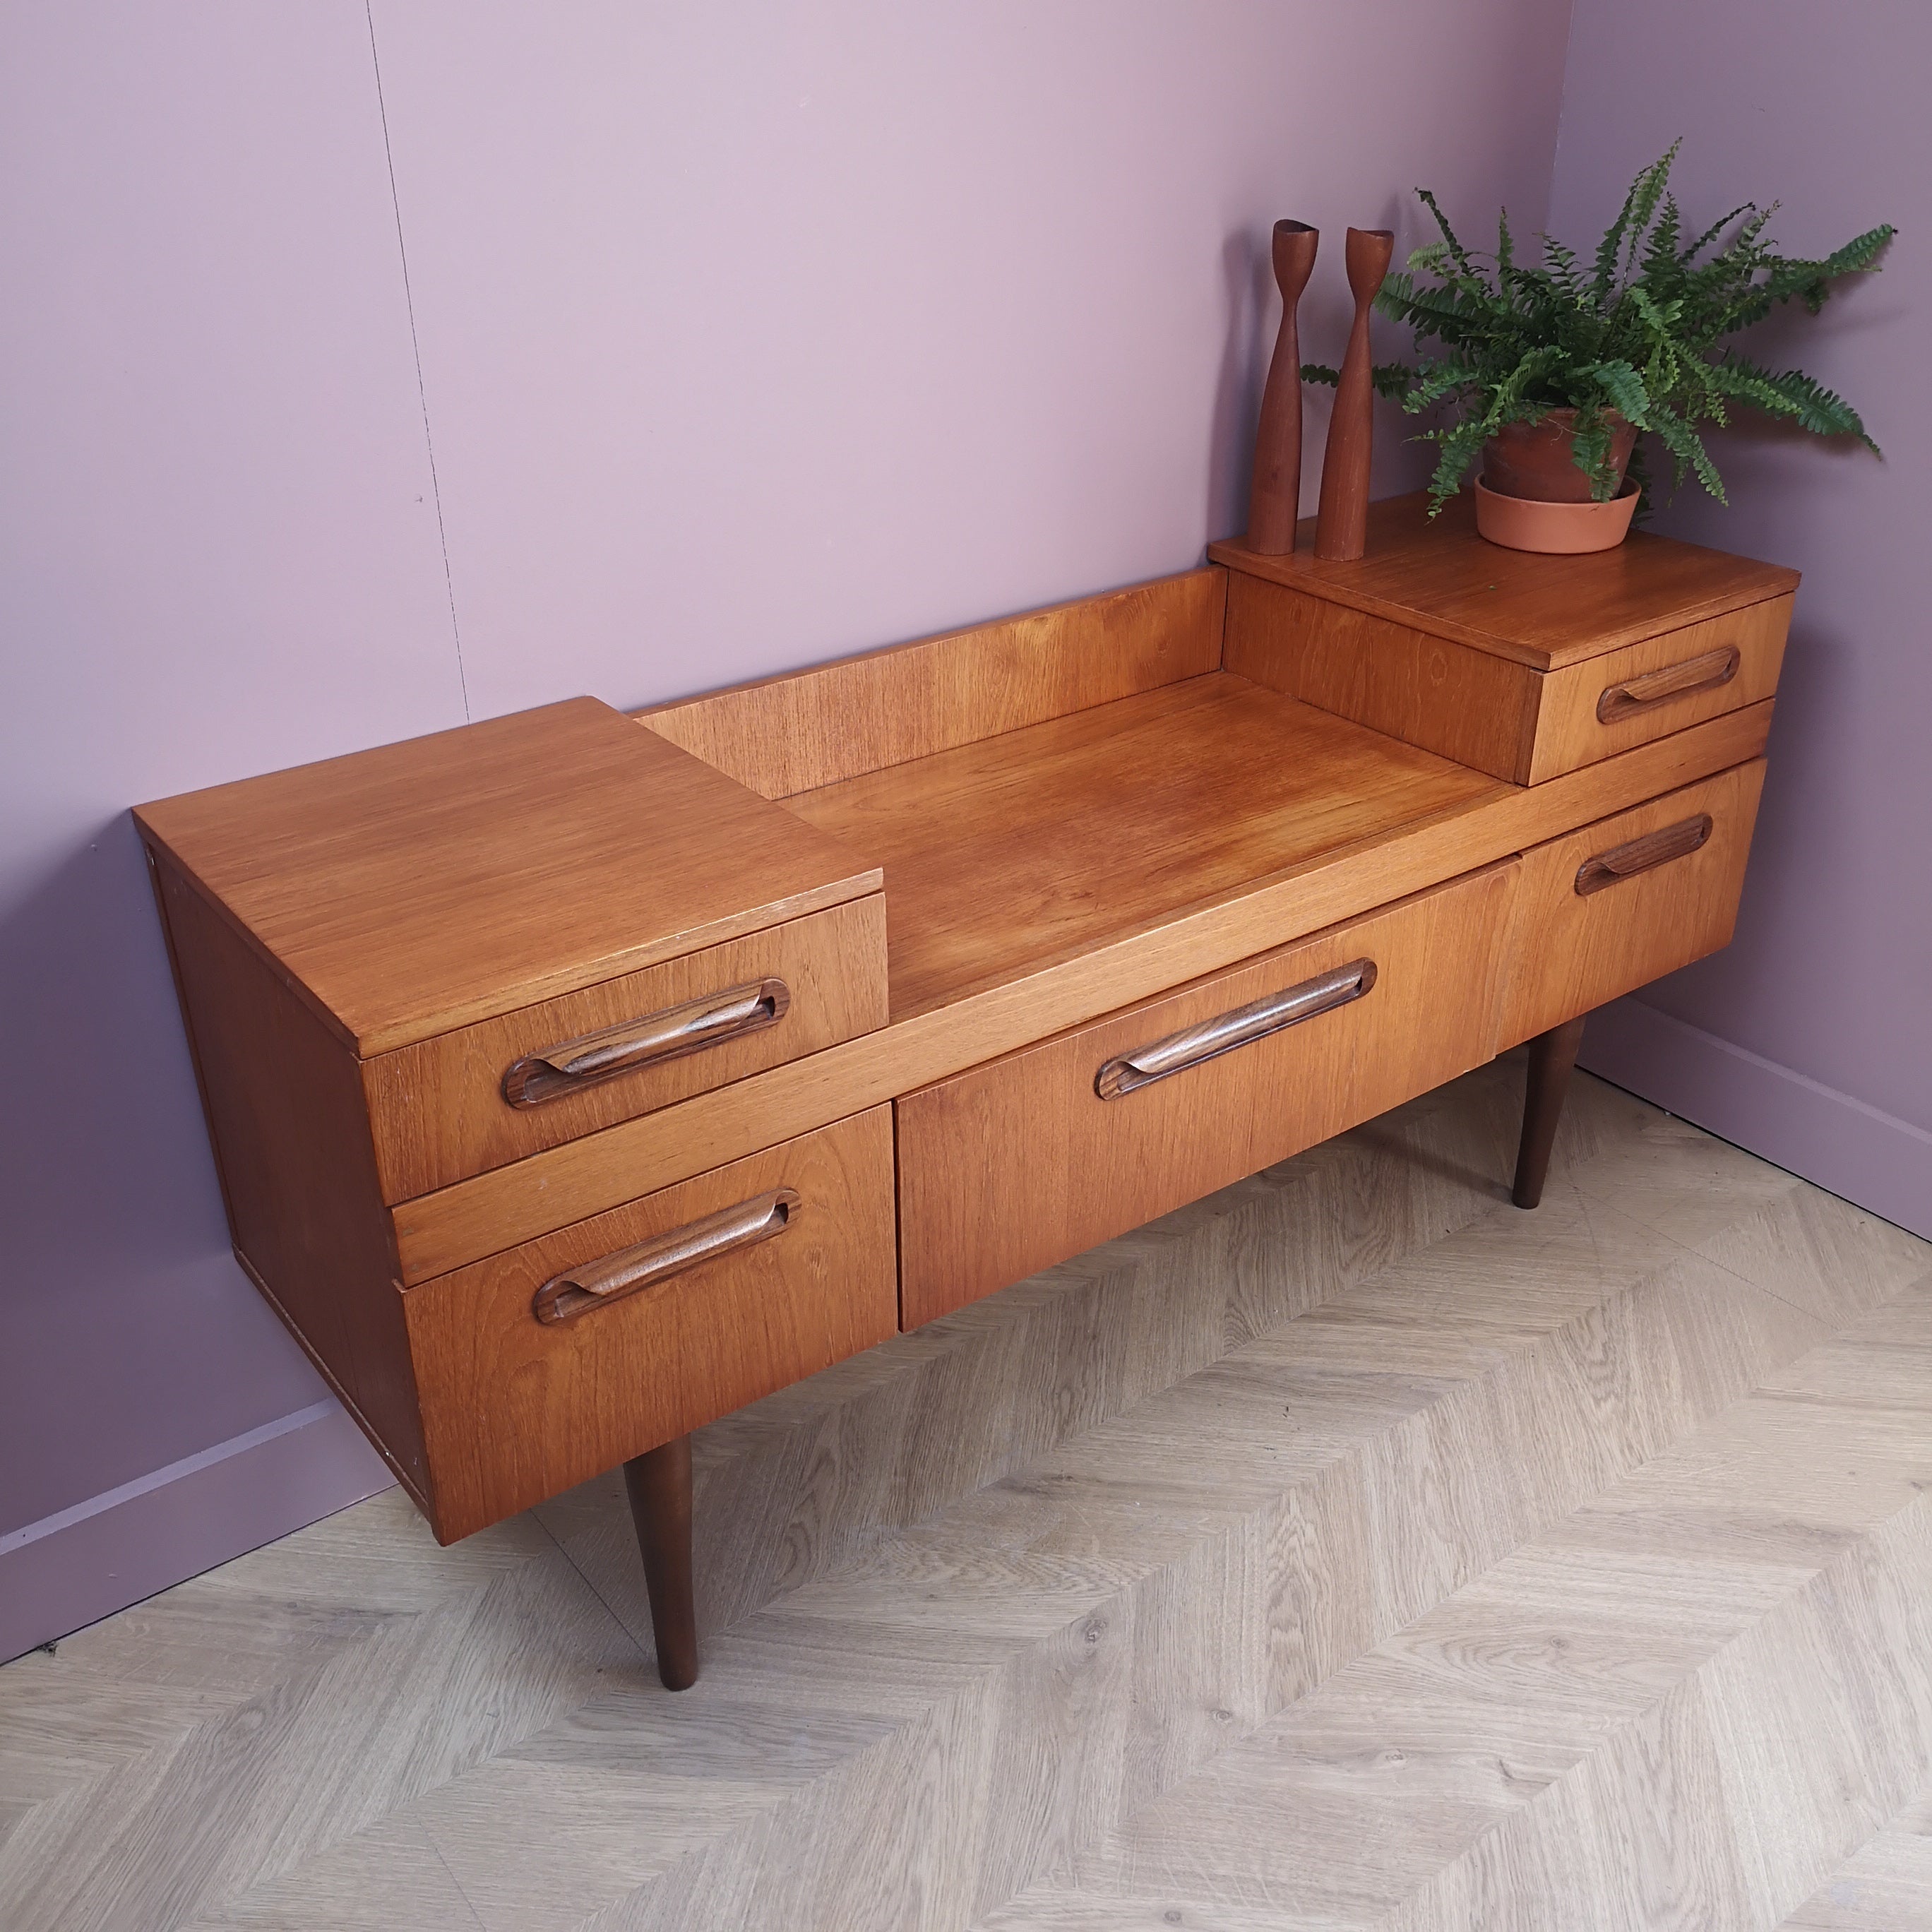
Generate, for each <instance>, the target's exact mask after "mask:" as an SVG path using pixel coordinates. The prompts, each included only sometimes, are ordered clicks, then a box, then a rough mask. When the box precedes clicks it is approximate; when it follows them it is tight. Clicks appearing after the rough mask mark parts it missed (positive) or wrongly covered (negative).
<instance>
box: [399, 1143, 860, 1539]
mask: <svg viewBox="0 0 1932 1932" xmlns="http://www.w3.org/2000/svg"><path fill="white" fill-rule="evenodd" d="M402 1301H403V1309H404V1323H405V1327H406V1328H407V1334H408V1337H409V1347H410V1358H411V1362H412V1365H413V1369H414V1372H415V1376H416V1390H417V1397H418V1401H419V1405H420V1408H421V1411H422V1430H423V1441H424V1448H425V1457H426V1460H427V1463H428V1487H429V1491H430V1493H429V1496H428V1499H427V1502H428V1508H429V1514H430V1517H431V1523H433V1525H434V1528H435V1530H436V1533H437V1537H438V1538H439V1539H440V1541H443V1542H445V1543H448V1542H452V1541H454V1540H455V1538H458V1537H460V1536H466V1535H469V1533H470V1532H471V1531H472V1530H475V1529H481V1528H483V1527H484V1526H485V1525H486V1524H488V1523H494V1522H496V1521H497V1520H499V1518H501V1517H506V1516H508V1515H511V1514H514V1512H515V1511H518V1510H522V1509H527V1508H529V1507H531V1506H532V1505H534V1504H536V1503H538V1502H542V1501H543V1500H544V1498H545V1497H547V1496H554V1495H556V1493H557V1492H558V1491H559V1490H565V1489H568V1488H569V1487H571V1485H572V1484H577V1483H580V1482H583V1481H586V1480H587V1479H588V1478H590V1477H592V1476H594V1475H598V1474H599V1473H600V1472H602V1471H604V1470H605V1469H610V1468H612V1467H613V1466H615V1465H616V1463H620V1462H622V1461H625V1460H627V1459H628V1458H629V1457H633V1456H637V1455H640V1454H643V1452H644V1451H646V1450H647V1449H652V1448H655V1447H657V1445H659V1444H660V1443H662V1442H668V1441H670V1440H671V1439H673V1437H676V1436H681V1435H682V1434H684V1433H685V1432H686V1431H687V1430H692V1429H695V1428H697V1427H700V1425H701V1424H704V1423H706V1422H709V1421H713V1420H715V1418H717V1417H718V1416H721V1415H727V1414H729V1413H730V1411H732V1410H733V1409H738V1408H739V1407H742V1406H743V1405H744V1404H745V1403H748V1402H751V1401H754V1400H756V1399H757V1397H760V1396H762V1395H766V1394H769V1393H770V1392H771V1391H772V1390H774V1389H777V1388H783V1387H784V1385H786V1384H787V1383H788V1382H796V1381H797V1380H798V1379H799V1378H800V1377H801V1376H808V1375H811V1374H812V1373H814V1372H815V1371H817V1370H820V1369H822V1368H824V1367H827V1366H829V1364H832V1363H833V1362H835V1361H840V1360H841V1359H842V1358H844V1357H845V1356H847V1355H853V1354H855V1353H856V1352H857V1351H859V1349H865V1348H868V1347H870V1346H871V1345H872V1344H873V1343H875V1342H880V1341H883V1340H884V1339H885V1338H886V1337H887V1336H889V1335H890V1334H893V1333H895V1331H896V1330H897V1328H898V1298H897V1294H896V1289H895V1279H894V1269H893V1232H892V1118H891V1113H890V1110H889V1109H887V1108H885V1107H874V1108H872V1109H870V1110H868V1112H865V1113H862V1114H856V1115H852V1116H851V1117H850V1118H848V1119H846V1120H844V1121H839V1122H838V1123H836V1124H835V1125H833V1126H831V1127H822V1128H820V1129H819V1130H817V1132H815V1133H809V1134H804V1135H801V1136H799V1138H798V1139H796V1140H793V1141H787V1142H785V1143H784V1144H783V1145H781V1146H778V1147H775V1148H769V1149H767V1150H766V1151H765V1152H763V1153H762V1154H754V1155H752V1156H751V1157H749V1158H748V1159H747V1160H739V1161H733V1163H730V1166H726V1167H721V1168H717V1169H713V1170H712V1172H709V1173H708V1174H703V1175H698V1176H697V1178H695V1179H694V1180H691V1181H683V1182H681V1183H680V1184H679V1185H677V1186H676V1187H667V1188H664V1189H663V1190H661V1191H660V1192H658V1193H655V1194H649V1195H646V1196H643V1198H642V1199H640V1200H637V1201H634V1202H629V1203H628V1204H627V1205H625V1206H624V1207H622V1208H614V1209H613V1210H612V1211H610V1213H608V1214H599V1215H598V1216H596V1217H595V1218H594V1219H592V1220H588V1221H582V1222H579V1223H577V1224H576V1225H575V1226H572V1227H569V1228H565V1229H561V1230H559V1232H557V1233H556V1234H554V1235H546V1236H545V1237H544V1238H543V1239H541V1241H531V1242H529V1243H526V1244H525V1245H524V1246H523V1247H518V1248H513V1249H511V1250H509V1251H508V1253H504V1254H500V1255H497V1256H493V1257H492V1258H491V1259H489V1260H487V1261H483V1262H476V1263H475V1264H474V1265H472V1266H470V1267H469V1268H462V1269H459V1270H458V1271H457V1272H455V1274H447V1275H443V1276H440V1277H438V1278H437V1280H434V1281H430V1282H425V1283H423V1284H422V1286H420V1287H417V1288H412V1289H405V1290H404V1291H403V1292H402Z"/></svg>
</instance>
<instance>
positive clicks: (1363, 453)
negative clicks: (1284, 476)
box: [1315, 228, 1395, 563]
mask: <svg viewBox="0 0 1932 1932" xmlns="http://www.w3.org/2000/svg"><path fill="white" fill-rule="evenodd" d="M1394 249H1395V236H1394V233H1392V232H1391V230H1389V229H1386V228H1352V229H1349V242H1348V248H1347V251H1346V258H1345V259H1346V262H1347V265H1348V270H1349V292H1350V293H1352V295H1353V296H1355V326H1354V327H1353V328H1352V329H1350V330H1349V353H1347V354H1346V356H1343V359H1342V380H1341V382H1340V385H1339V386H1337V389H1336V391H1335V413H1334V415H1333V416H1331V417H1330V418H1329V419H1328V449H1326V450H1325V452H1323V454H1322V499H1321V502H1320V505H1319V507H1318V508H1317V509H1316V515H1315V554H1316V556H1319V557H1322V558H1325V559H1327V560H1328V562H1331V563H1351V562H1354V560H1355V559H1356V558H1357V557H1358V556H1361V553H1363V551H1364V550H1366V549H1367V548H1368V544H1369V455H1370V449H1371V448H1372V446H1373V440H1374V435H1375V422H1374V417H1373V406H1374V403H1375V395H1376V390H1375V381H1374V378H1373V374H1372V371H1373V368H1374V362H1373V358H1372V357H1371V356H1370V353H1369V308H1370V305H1371V304H1372V303H1373V302H1374V301H1375V299H1376V292H1377V290H1379V289H1380V288H1381V287H1382V278H1383V277H1384V276H1385V275H1387V274H1388V268H1389V257H1390V256H1391V254H1393V253H1394Z"/></svg>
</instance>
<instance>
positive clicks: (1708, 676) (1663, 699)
mask: <svg viewBox="0 0 1932 1932" xmlns="http://www.w3.org/2000/svg"><path fill="white" fill-rule="evenodd" d="M1738 661H1739V660H1738V647H1737V646H1736V644H1726V645H1724V646H1721V648H1720V649H1717V650H1715V651H1703V652H1700V653H1699V654H1698V655H1697V656H1696V657H1694V658H1685V660H1684V661H1683V662H1682V664H1666V665H1665V666H1664V668H1663V669H1662V670H1647V671H1646V672H1645V673H1644V674H1643V676H1641V677H1634V678H1631V679H1629V680H1628V682H1625V683H1623V684H1613V685H1610V687H1609V688H1607V690H1606V691H1604V694H1603V696H1602V697H1600V698H1598V700H1597V722H1598V724H1622V722H1623V721H1624V720H1625V718H1634V717H1636V716H1637V715H1638V714H1639V713H1640V712H1645V711H1651V710H1655V709H1656V707H1657V706H1658V705H1660V704H1668V703H1670V701H1671V700H1672V699H1673V698H1676V697H1689V696H1691V694H1692V693H1693V692H1694V691H1715V690H1716V689H1717V688H1718V685H1721V684H1729V683H1730V681H1731V679H1733V678H1734V677H1736V676H1737V674H1738Z"/></svg>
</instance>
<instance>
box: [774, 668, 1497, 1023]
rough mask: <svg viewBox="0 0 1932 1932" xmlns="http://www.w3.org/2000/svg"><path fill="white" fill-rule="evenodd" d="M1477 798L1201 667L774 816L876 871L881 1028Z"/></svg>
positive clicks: (1394, 747) (1402, 755)
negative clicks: (888, 994)
mask: <svg viewBox="0 0 1932 1932" xmlns="http://www.w3.org/2000/svg"><path fill="white" fill-rule="evenodd" d="M1490 789H1491V787H1490V782H1489V781H1488V780H1487V779H1486V778H1484V777H1483V776H1482V775H1481V774H1480V773H1478V772H1471V771H1468V770H1466V769H1463V767H1462V766H1458V765H1455V764H1453V763H1450V762H1449V761H1448V760H1447V759H1444V758H1439V757H1433V756H1431V755H1430V754H1429V753H1427V752H1426V751H1418V750H1416V749H1415V748H1412V747H1410V746H1408V745H1400V744H1397V743H1395V742H1392V741H1391V739H1388V738H1385V737H1382V736H1379V735H1378V734H1377V733H1374V732H1372V731H1368V730H1364V729H1362V728H1361V727H1360V726H1358V725H1355V724H1350V723H1349V721H1347V720H1346V719H1344V718H1337V717H1334V716H1332V715H1331V714H1330V713H1328V712H1325V711H1322V710H1319V709H1316V708H1315V707H1313V706H1310V705H1304V704H1298V703H1295V700H1292V699H1290V698H1286V697H1283V696H1281V695H1280V693H1278V692H1276V691H1268V690H1266V689H1265V688H1262V687H1261V686H1259V685H1255V684H1253V683H1250V682H1248V680H1247V679H1244V678H1240V677H1235V676H1232V675H1230V674H1229V673H1227V672H1225V671H1217V672H1211V673H1208V675H1207V676H1203V677H1198V678H1192V679H1189V680H1188V681H1187V682H1186V683H1184V684H1175V685H1167V686H1166V687H1165V688H1163V689H1161V690H1159V691H1148V692H1146V693H1145V694H1142V695H1141V696H1139V697H1127V698H1122V699H1121V700H1118V701H1117V702H1116V703H1112V704H1109V705H1106V706H1100V707H1098V708H1097V709H1092V710H1088V711H1082V712H1076V713H1075V714H1074V715H1073V716H1071V717H1067V718H1052V719H1051V720H1049V721H1047V722H1046V723H1045V724H1036V725H1033V726H1031V727H1029V728H1028V729H1027V730H1022V731H1010V732H1008V733H1006V734H1005V735H1004V736H1001V737H998V738H992V739H986V740H985V741H984V742H981V743H979V744H975V745H964V746H962V747H961V748H959V750H957V751H947V752H943V753H941V754H940V755H939V756H938V757H932V758H926V759H922V760H920V761H919V763H916V764H913V765H896V766H892V767H891V768H889V769H886V770H884V771H879V772H872V773H871V774H869V775H868V776H866V777H864V778H853V779H850V780H848V781H847V782H846V783H844V784H839V785H834V786H829V787H826V789H825V790H822V791H817V792H810V793H806V794H805V796H802V797H799V798H795V799H791V800H790V808H791V810H793V811H796V813H798V814H799V816H800V817H802V818H804V819H805V820H807V821H808V823H811V824H813V825H815V826H817V827H819V828H820V829H821V830H823V831H824V832H829V833H830V834H831V835H832V836H833V837H835V838H838V840H840V841H841V842H843V843H845V844H850V846H852V847H853V849H854V850H862V851H864V852H865V853H868V854H869V855H871V856H874V857H876V858H877V859H879V860H880V862H881V864H882V865H883V867H884V868H885V874H886V903H887V905H888V907H889V910H890V916H891V922H892V935H893V936H892V962H891V979H892V1017H893V1019H895V1020H901V1019H911V1018H913V1017H915V1016H916V1015H918V1014H920V1013H929V1012H932V1011H933V1010H935V1009H937V1008H938V1007H944V1006H947V1005H950V1004H953V1002H954V1001H958V1000H960V999H962V998H968V997H969V996H970V995H972V994H974V993H975V992H979V991H980V990H982V989H984V988H986V987H988V986H998V985H1001V984H1004V983H1007V982H1008V981H1010V980H1016V979H1019V978H1021V977H1024V975H1025V974H1026V973H1028V971H1031V970H1034V969H1036V968H1038V967H1039V966H1041V965H1045V964H1046V963H1048V962H1051V961H1054V960H1058V959H1067V958H1070V957H1071V956H1073V955H1075V954H1076V953H1086V952H1088V951H1090V950H1092V949H1093V948H1094V947H1097V946H1102V945H1105V944H1107V943H1108V942H1109V941H1112V940H1115V939H1118V938H1121V936H1122V935H1124V934H1127V933H1130V932H1138V931H1141V930H1143V929H1147V928H1149V927H1152V926H1158V925H1160V923H1161V922H1163V921H1164V920H1165V919H1169V918H1170V917H1172V916H1173V915H1174V914H1175V913H1177V912H1178V911H1180V910H1182V909H1183V908H1184V907H1187V906H1190V905H1195V904H1200V903H1201V902H1202V901H1204V900H1205V899H1208V898H1212V897H1214V896H1215V895H1217V894H1219V893H1221V892H1228V891H1231V890H1233V889H1238V888H1239V887H1240V886H1242V885H1244V884H1245V883H1248V882H1250V881H1252V880H1259V879H1264V878H1268V877H1272V876H1275V875H1277V874H1280V873H1282V872H1283V871H1287V870H1289V868H1292V867H1294V866H1297V865H1304V864H1306V863H1307V862H1308V861H1309V860H1310V859H1313V857H1315V856H1316V855H1317V854H1319V853H1324V852H1333V851H1337V850H1341V849H1343V848H1344V847H1348V846H1350V845H1354V844H1359V843H1361V841H1365V840H1370V839H1379V838H1387V837H1388V835H1389V834H1390V833H1391V832H1393V831H1394V830H1395V829H1397V828H1398V827H1400V826H1406V825H1410V824H1414V823H1417V822H1418V821H1420V820H1425V819H1427V818H1428V817H1430V816H1431V815H1432V814H1434V813H1436V812H1438V811H1444V810H1446V809H1449V808H1454V807H1455V806H1457V805H1465V804H1467V803H1468V802H1469V801H1470V800H1471V799H1475V798H1477V797H1479V796H1481V795H1482V794H1484V793H1485V792H1487V791H1488V790H1490Z"/></svg>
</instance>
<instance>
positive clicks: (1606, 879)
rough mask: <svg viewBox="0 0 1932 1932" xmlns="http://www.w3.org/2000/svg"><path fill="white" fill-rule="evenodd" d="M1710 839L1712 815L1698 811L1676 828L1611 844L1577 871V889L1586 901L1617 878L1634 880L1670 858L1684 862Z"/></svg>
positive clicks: (1668, 861)
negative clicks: (1693, 816) (1608, 848)
mask: <svg viewBox="0 0 1932 1932" xmlns="http://www.w3.org/2000/svg"><path fill="white" fill-rule="evenodd" d="M1710 835H1711V814H1709V812H1708V811H1700V813H1699V814H1697V817H1695V818H1687V819H1685V820H1684V821H1683V823H1682V824H1679V825H1667V826H1664V829H1663V830H1662V831H1661V832H1646V833H1645V834H1644V835H1643V837H1642V838H1633V839H1631V841H1629V842H1628V844H1622V845H1613V846H1612V847H1610V850H1608V851H1607V852H1599V853H1598V854H1597V855H1596V856H1595V858H1594V859H1585V860H1584V861H1583V863H1582V864H1581V865H1579V866H1578V867H1577V892H1578V893H1579V895H1581V896H1582V897H1583V898H1588V897H1589V895H1590V894H1591V893H1592V892H1601V891H1602V890H1603V889H1604V887H1605V886H1613V885H1615V884H1616V883H1617V881H1618V880H1619V879H1634V878H1635V877H1637V874H1638V873H1640V872H1648V871H1652V870H1654V869H1655V868H1656V867H1657V866H1659V865H1669V864H1670V862H1671V860H1672V859H1686V858H1688V857H1689V856H1690V855H1691V853H1693V852H1694V851H1696V850H1697V848H1698V847H1699V846H1700V845H1701V844H1703V842H1704V841H1705V840H1706V839H1707V838H1709V837H1710Z"/></svg>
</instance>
